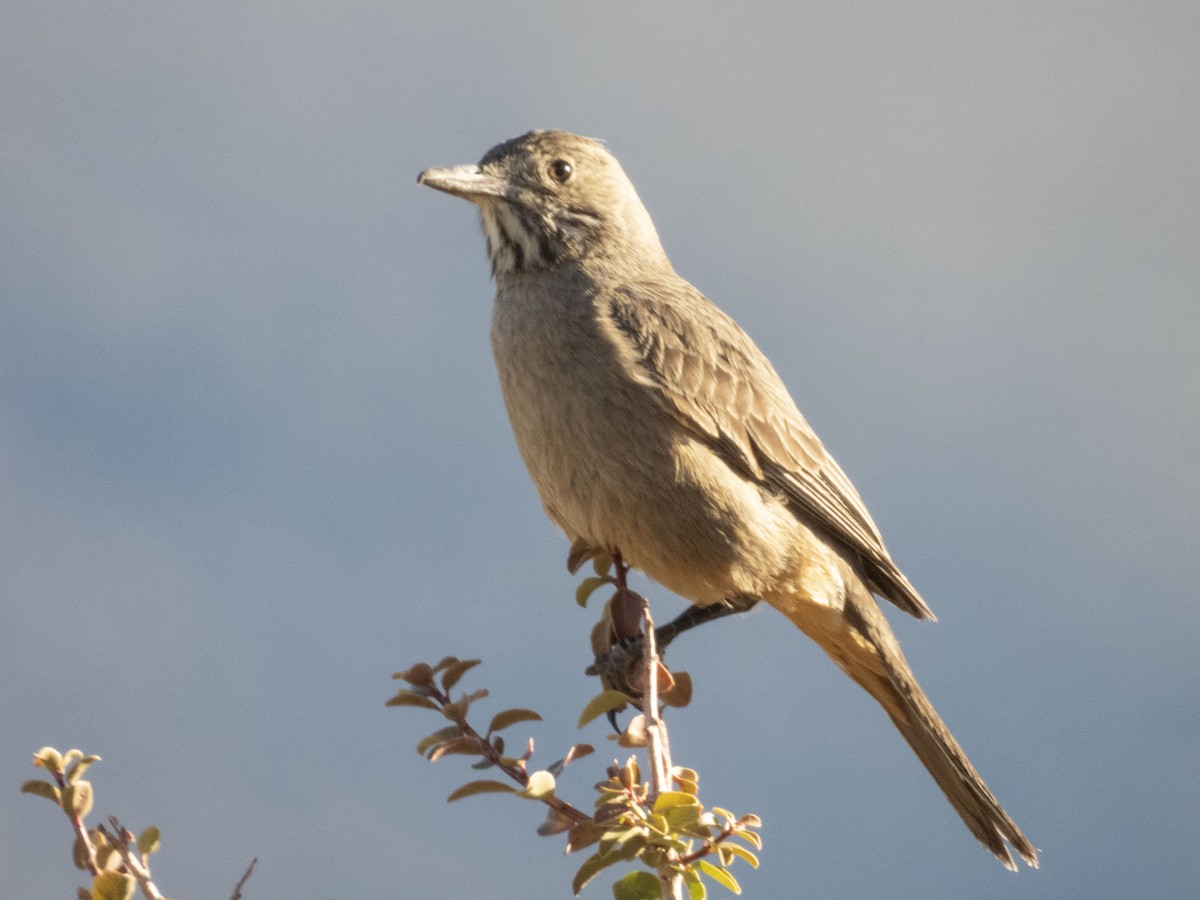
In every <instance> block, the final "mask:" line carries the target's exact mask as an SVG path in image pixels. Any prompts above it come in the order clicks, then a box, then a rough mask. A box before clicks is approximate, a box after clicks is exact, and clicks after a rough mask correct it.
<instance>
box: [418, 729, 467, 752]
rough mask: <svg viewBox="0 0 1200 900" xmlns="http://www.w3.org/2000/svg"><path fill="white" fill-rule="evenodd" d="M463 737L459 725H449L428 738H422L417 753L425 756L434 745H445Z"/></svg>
mask: <svg viewBox="0 0 1200 900" xmlns="http://www.w3.org/2000/svg"><path fill="white" fill-rule="evenodd" d="M462 736H463V732H462V729H461V728H459V727H458V726H457V725H447V726H446V727H445V728H439V729H438V730H437V731H435V732H434V733H433V734H431V735H429V736H428V737H425V738H422V739H421V743H419V744H417V752H418V753H420V754H421V755H422V756H424V755H425V752H426V751H427V750H428V749H429V748H430V747H432V746H433V745H434V744H444V743H446V741H452V740H454V739H455V738H459V737H462Z"/></svg>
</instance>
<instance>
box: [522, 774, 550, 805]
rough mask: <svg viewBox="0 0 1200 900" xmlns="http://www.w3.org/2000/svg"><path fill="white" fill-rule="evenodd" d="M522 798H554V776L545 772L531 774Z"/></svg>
mask: <svg viewBox="0 0 1200 900" xmlns="http://www.w3.org/2000/svg"><path fill="white" fill-rule="evenodd" d="M521 796H523V797H528V798H530V799H531V800H541V799H543V798H545V797H553V796H554V776H553V775H551V774H550V773H549V772H546V771H544V770H543V771H539V772H533V773H531V774H530V776H529V782H528V784H526V785H525V790H523V791H521Z"/></svg>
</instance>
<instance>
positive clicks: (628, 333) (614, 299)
mask: <svg viewBox="0 0 1200 900" xmlns="http://www.w3.org/2000/svg"><path fill="white" fill-rule="evenodd" d="M599 311H600V313H601V315H603V316H605V317H607V318H608V320H609V322H610V323H611V325H612V326H613V327H612V333H613V334H614V337H615V339H616V340H618V341H620V342H621V343H623V344H624V345H625V346H624V350H625V351H626V352H628V353H629V355H630V356H631V358H632V360H633V362H634V364H635V365H636V366H637V369H638V372H637V374H638V375H639V376H640V380H641V381H642V382H643V383H644V384H646V385H647V386H648V387H650V388H651V389H653V390H654V391H655V393H656V395H657V396H658V397H659V399H660V400H661V402H662V403H663V405H664V407H665V408H666V410H667V411H668V412H669V413H670V414H671V415H672V416H673V417H674V418H675V419H677V420H678V421H679V422H680V423H681V424H682V425H683V426H684V427H685V428H687V429H688V430H689V431H691V432H692V433H693V434H696V435H697V436H698V437H700V438H701V439H702V440H704V441H705V442H706V443H708V444H709V445H710V446H711V447H713V449H714V450H716V451H717V452H718V453H719V454H720V455H721V456H722V458H723V459H724V460H725V461H726V462H727V463H728V464H729V465H730V466H731V467H733V468H735V469H736V470H738V471H740V472H741V473H742V474H743V475H745V476H746V477H748V478H751V479H753V480H755V481H757V482H758V483H760V484H762V485H763V486H765V487H768V488H770V489H772V490H774V491H776V492H778V493H780V494H781V495H782V496H784V497H785V498H786V499H787V500H788V502H789V503H790V504H791V506H792V507H793V509H795V510H796V512H797V513H798V514H799V515H800V516H801V517H802V519H803V521H804V522H805V524H807V525H809V526H810V527H813V528H815V529H816V530H818V531H819V532H821V533H822V534H823V535H824V536H826V537H827V538H830V539H832V540H833V541H834V542H836V543H837V544H840V545H842V546H843V547H845V548H846V549H847V550H848V551H850V552H851V553H852V554H853V555H854V556H856V557H857V558H858V560H859V561H860V562H861V563H862V568H863V570H864V573H865V574H866V576H867V578H868V581H869V583H870V586H871V588H872V590H874V591H875V592H877V593H879V594H880V595H882V596H884V597H886V598H887V599H888V600H890V601H891V602H893V603H895V604H896V605H897V606H899V607H900V608H901V609H903V610H904V611H905V612H908V613H910V614H911V615H913V616H915V617H917V618H918V619H932V618H934V616H933V613H932V611H931V610H930V609H929V607H928V606H926V605H925V602H924V601H923V600H922V599H921V596H920V595H919V594H918V593H917V591H916V589H915V588H913V586H912V585H911V584H909V582H908V579H906V578H905V577H904V574H903V573H902V572H901V571H900V569H899V568H898V567H897V566H896V564H895V563H894V562H892V559H891V556H890V555H889V554H888V551H887V548H886V547H884V544H883V538H882V537H881V536H880V534H879V529H878V528H876V527H875V523H874V522H873V521H872V520H871V516H870V514H869V513H868V512H867V509H866V506H865V505H864V504H863V502H862V498H860V497H859V496H858V492H857V491H856V490H855V489H854V486H853V485H852V484H851V483H850V479H849V478H847V477H846V474H845V473H844V472H843V471H842V470H841V467H839V466H838V464H837V463H836V462H835V461H834V459H833V457H832V456H830V455H829V452H828V451H827V450H826V449H825V447H824V445H822V444H821V441H820V439H819V438H818V437H817V436H816V434H815V433H814V432H813V430H812V428H810V427H809V425H808V423H807V422H806V421H805V420H804V417H803V416H802V415H801V414H800V411H799V410H798V409H797V408H796V404H795V403H794V402H793V401H792V398H791V396H790V395H789V394H788V392H787V388H786V387H784V385H783V381H782V380H781V379H780V378H779V375H778V374H776V372H775V369H774V368H773V367H772V366H771V363H770V362H769V361H768V360H767V358H766V357H765V356H764V355H763V353H762V351H760V350H759V349H758V347H756V346H755V345H754V342H753V341H751V340H750V338H749V336H748V335H747V334H746V333H745V332H744V331H742V329H741V328H740V327H739V326H738V325H737V323H735V322H734V321H733V320H732V319H731V318H729V317H728V316H727V315H725V313H723V312H721V310H720V309H718V308H717V307H716V306H715V305H713V304H712V303H711V302H709V301H708V300H707V299H706V298H705V297H704V296H703V295H702V294H701V293H700V292H699V291H697V290H696V289H695V288H693V287H692V286H691V285H689V284H687V282H684V281H682V280H679V281H671V282H669V283H666V282H664V283H662V284H658V283H654V282H651V283H642V284H638V285H637V286H636V288H635V287H630V288H626V289H623V290H619V291H614V292H613V293H611V294H609V295H608V296H607V297H606V298H604V300H603V301H602V302H601V303H600V304H599Z"/></svg>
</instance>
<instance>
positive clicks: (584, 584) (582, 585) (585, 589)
mask: <svg viewBox="0 0 1200 900" xmlns="http://www.w3.org/2000/svg"><path fill="white" fill-rule="evenodd" d="M607 583H608V579H607V578H602V577H601V576H599V575H594V576H592V575H589V576H588V577H587V578H585V579H583V581H581V582H579V587H577V588H575V602H576V603H578V604H579V605H580V606H587V604H588V600H589V599H591V596H592V594H594V593H595V592H596V591H597V590H599V589H600V588H601V587H602V586H603V585H605V584H607Z"/></svg>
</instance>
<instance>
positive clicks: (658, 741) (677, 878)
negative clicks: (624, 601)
mask: <svg viewBox="0 0 1200 900" xmlns="http://www.w3.org/2000/svg"><path fill="white" fill-rule="evenodd" d="M642 616H643V618H644V619H645V621H646V698H645V701H644V702H643V704H642V714H643V715H644V716H645V717H646V758H647V761H648V762H649V763H650V796H649V797H648V798H647V803H648V804H649V806H650V808H651V809H653V807H654V802H655V800H657V799H658V795H659V794H660V793H662V792H663V791H667V790H670V789H671V750H670V745H669V743H668V740H667V726H666V724H665V723H664V722H663V720H662V719H661V718H660V717H659V715H658V667H659V665H660V663H659V661H658V647H657V646H655V643H654V619H653V617H651V615H650V604H649V603H648V602H646V601H643V605H642ZM678 861H679V854H678V853H676V852H675V851H671V852H669V853H664V854H663V855H662V857H661V860H660V862H659V864H658V865H657V866H656V867H655V874H656V875H657V876H658V886H659V890H660V893H661V895H662V896H663V897H664V898H669V900H683V875H682V874H681V872H680V869H679V866H678Z"/></svg>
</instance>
